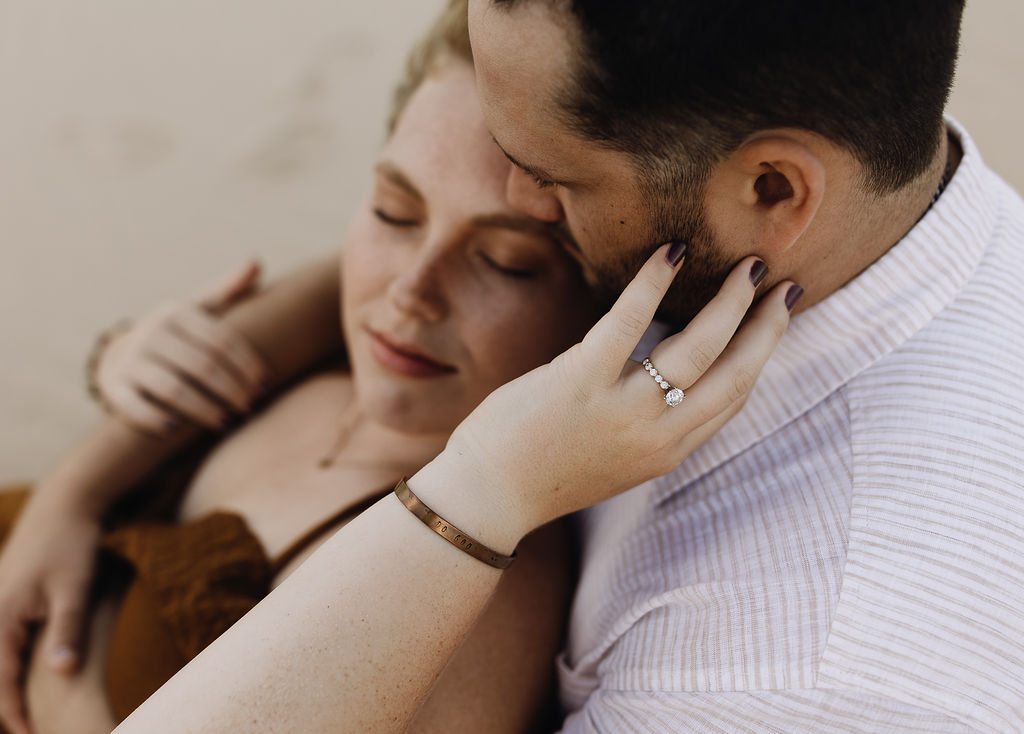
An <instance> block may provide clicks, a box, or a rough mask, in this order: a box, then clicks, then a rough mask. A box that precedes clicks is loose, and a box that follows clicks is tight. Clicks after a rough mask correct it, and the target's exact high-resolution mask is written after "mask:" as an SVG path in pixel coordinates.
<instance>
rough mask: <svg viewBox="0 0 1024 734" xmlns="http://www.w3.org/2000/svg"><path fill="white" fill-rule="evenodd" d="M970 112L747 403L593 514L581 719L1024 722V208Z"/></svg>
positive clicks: (893, 727)
mask: <svg viewBox="0 0 1024 734" xmlns="http://www.w3.org/2000/svg"><path fill="white" fill-rule="evenodd" d="M949 125H950V130H951V132H952V133H953V134H954V135H956V136H957V137H958V138H959V139H960V141H961V144H962V147H963V150H964V156H963V159H962V161H961V163H960V166H959V168H958V169H957V171H956V173H955V175H954V176H953V179H952V181H951V182H950V183H949V186H948V188H947V189H946V190H945V192H944V193H943V194H942V196H941V198H940V199H939V200H938V201H937V202H936V204H935V205H934V206H933V207H932V209H931V210H930V211H929V212H928V213H927V214H926V215H925V216H924V217H923V218H922V220H921V221H920V222H918V224H917V225H916V226H915V227H914V229H913V230H912V231H911V232H910V233H909V234H908V235H907V236H906V237H905V238H903V239H902V240H901V241H900V242H899V243H898V244H897V245H896V246H894V247H893V248H891V249H890V250H889V252H887V253H886V254H885V255H884V256H883V257H882V258H881V259H880V260H878V261H877V262H876V263H875V264H873V265H872V266H871V267H870V268H869V269H867V270H866V271H864V272H863V273H862V274H861V275H859V276H858V277H857V278H855V279H854V280H853V281H851V282H850V283H848V284H847V285H846V286H844V287H843V288H842V289H841V290H839V291H837V292H836V293H834V294H833V295H831V296H829V297H828V298H827V299H825V300H823V301H821V302H820V303H817V304H815V305H814V306H812V307H811V308H808V309H807V310H806V311H804V312H802V313H800V314H798V315H797V316H795V317H794V319H793V321H792V323H791V325H790V329H789V331H788V333H787V334H786V336H785V337H784V338H783V341H782V343H781V345H780V346H779V348H778V350H777V352H776V354H775V355H774V356H773V358H772V360H771V362H770V363H769V364H768V366H767V367H766V369H765V370H764V372H763V373H762V376H761V378H760V380H759V382H758V385H757V388H756V389H755V391H754V393H753V394H752V395H751V397H750V399H749V401H748V403H747V405H746V407H745V408H744V410H743V412H742V413H740V415H739V416H737V418H735V419H734V420H733V421H732V422H731V423H729V424H728V425H727V426H726V427H725V428H724V429H723V430H722V431H721V432H720V433H719V434H718V435H716V436H715V437H714V438H713V439H712V440H710V441H709V442H708V443H707V444H706V445H705V446H703V447H702V448H701V449H700V450H698V451H697V452H696V453H694V454H693V455H692V456H691V457H690V458H688V459H687V460H686V462H684V463H683V464H682V465H681V466H680V467H679V468H678V469H676V470H675V471H674V472H672V473H671V474H668V475H666V476H664V477H660V478H658V479H656V480H654V481H651V482H648V483H647V484H645V485H643V486H641V487H638V488H636V489H634V490H632V491H631V492H628V493H626V494H624V495H622V496H620V497H618V498H616V499H614V500H611V501H609V502H606V503H604V504H602V505H599V506H597V507H595V508H592V509H591V510H589V511H587V512H585V513H583V514H582V516H581V519H580V523H581V536H582V542H583V571H582V574H581V578H580V583H579V587H578V590H577V593H576V598H575V601H574V606H573V611H572V617H571V620H570V629H569V638H568V642H567V647H566V650H565V651H564V652H563V654H562V655H561V656H560V658H559V661H558V665H559V675H560V683H561V694H562V701H563V704H564V706H565V708H566V710H567V711H569V712H570V713H569V716H568V718H567V719H566V722H565V725H564V726H565V729H564V731H565V732H572V733H574V734H575V733H577V732H616V733H617V732H676V731H687V732H727V733H730V734H731V733H732V732H785V733H786V734H792V733H793V732H819V733H820V732H921V733H922V734H925V733H927V734H940V733H944V732H1024V413H1022V411H1024V408H1022V406H1024V296H1022V289H1024V284H1022V282H1021V281H1022V280H1024V202H1022V201H1021V199H1020V197H1019V196H1018V195H1017V194H1016V193H1015V192H1014V191H1013V190H1012V189H1011V188H1010V187H1009V186H1008V185H1007V184H1005V183H1004V182H1003V181H1002V180H1000V179H999V178H998V177H997V176H996V175H995V174H994V173H993V172H992V171H990V170H989V169H987V168H986V167H985V165H984V164H983V162H982V160H981V158H980V156H979V154H978V151H977V149H976V148H975V147H974V145H973V143H972V141H971V139H970V138H969V137H968V135H967V134H966V133H965V132H964V131H963V130H962V129H961V128H960V127H959V126H958V125H957V124H956V123H955V122H953V121H949Z"/></svg>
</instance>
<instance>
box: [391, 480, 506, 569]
mask: <svg viewBox="0 0 1024 734" xmlns="http://www.w3.org/2000/svg"><path fill="white" fill-rule="evenodd" d="M395 496H396V497H398V499H399V500H400V501H401V503H402V504H403V505H405V506H406V508H407V509H408V510H409V512H411V513H412V514H413V515H415V516H416V517H418V518H419V519H420V522H422V523H423V524H424V525H426V526H427V527H428V528H430V529H431V530H433V531H434V532H435V533H437V534H438V535H440V536H441V537H442V538H444V539H445V540H447V541H448V542H449V543H451V544H452V545H454V546H455V547H456V548H458V549H459V550H461V551H464V552H466V553H468V554H469V555H471V556H473V558H475V559H477V560H478V561H483V562H484V563H486V564H487V565H488V566H494V567H495V568H500V569H506V568H508V567H509V566H511V565H512V561H514V560H515V559H516V554H515V553H513V554H512V555H510V556H506V555H504V554H502V553H498V552H497V551H496V550H492V549H491V548H488V547H487V546H486V545H484V544H483V543H480V542H478V541H476V540H474V539H473V538H471V537H469V536H468V535H466V534H465V533H464V532H462V531H461V530H459V529H458V528H457V527H455V526H454V525H452V524H451V523H450V522H448V521H447V520H445V519H444V518H442V517H440V516H439V515H438V514H437V513H435V512H434V511H433V510H431V509H430V508H429V507H427V506H426V505H425V504H423V503H422V502H421V501H420V498H419V497H417V496H416V495H414V494H413V493H412V490H411V489H409V485H408V484H406V483H405V477H402V479H401V481H399V482H398V484H397V485H395Z"/></svg>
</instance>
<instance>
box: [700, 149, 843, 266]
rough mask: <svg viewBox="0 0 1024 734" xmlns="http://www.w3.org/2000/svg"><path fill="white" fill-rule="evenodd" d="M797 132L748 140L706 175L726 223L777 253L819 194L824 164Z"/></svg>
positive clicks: (805, 220)
mask: <svg viewBox="0 0 1024 734" xmlns="http://www.w3.org/2000/svg"><path fill="white" fill-rule="evenodd" d="M798 137H799V136H792V137H791V136H789V135H786V134H784V133H783V134H772V135H765V136H762V137H755V138H753V139H751V140H748V141H747V142H745V143H744V144H743V145H741V146H740V147H739V148H738V149H737V150H736V151H735V152H734V153H732V154H731V155H730V156H729V157H728V158H726V160H725V161H723V162H722V164H720V165H719V166H718V167H717V170H716V171H715V172H714V173H713V174H712V176H711V179H710V180H709V186H708V195H709V197H710V198H711V199H712V200H713V201H714V204H715V208H716V209H718V210H719V213H720V214H723V215H726V216H728V218H729V220H730V223H731V224H730V227H729V228H730V229H736V228H739V229H741V230H743V232H742V235H741V236H742V237H743V240H744V241H748V242H751V243H752V244H753V245H754V246H755V248H756V250H757V251H763V252H765V253H771V252H775V253H780V252H785V251H786V250H788V249H789V248H790V247H792V246H793V244H794V243H796V241H797V240H798V239H800V236H801V235H802V234H803V233H804V231H805V230H806V229H807V227H808V225H809V224H810V223H811V222H812V221H813V220H814V217H815V215H816V214H817V213H818V208H819V206H820V205H821V202H822V199H823V198H824V195H825V164H824V162H823V161H822V160H821V158H820V157H819V155H818V154H817V153H815V151H814V150H812V149H811V148H810V147H808V145H806V144H805V143H804V142H802V141H801V140H799V139H798ZM722 207H725V208H726V209H727V210H728V211H721V209H722ZM736 234H737V235H739V234H740V232H736Z"/></svg>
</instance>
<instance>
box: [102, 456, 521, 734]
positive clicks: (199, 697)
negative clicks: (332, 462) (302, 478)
mask: <svg viewBox="0 0 1024 734" xmlns="http://www.w3.org/2000/svg"><path fill="white" fill-rule="evenodd" d="M417 476H419V475H417ZM455 476H456V473H455V472H452V471H450V470H445V469H443V468H439V469H438V470H437V471H436V473H433V474H431V472H427V474H425V475H424V476H423V478H422V479H421V480H419V481H417V480H415V479H414V480H411V482H410V483H411V484H412V485H414V486H415V487H416V489H417V491H422V492H424V493H425V494H434V495H437V496H438V497H440V494H438V492H437V490H441V494H443V495H444V496H445V497H446V498H447V499H445V500H443V501H442V504H443V505H445V506H446V507H447V509H445V510H441V507H436V508H435V509H438V510H439V511H442V512H449V513H450V517H451V520H452V522H455V523H456V524H458V523H463V524H464V525H465V526H466V527H465V528H464V529H465V530H466V531H467V532H475V527H476V526H478V525H479V524H480V522H481V521H480V520H479V518H482V517H484V516H488V517H492V518H493V517H494V515H493V508H490V507H484V506H482V505H481V506H479V507H475V508H474V506H473V503H474V500H473V495H474V488H473V487H472V486H471V485H470V483H469V482H466V484H465V486H462V487H460V486H458V484H457V480H455V479H454V477H455ZM442 485H443V486H442ZM456 508H457V509H456ZM517 534H518V531H511V532H510V533H504V532H503V533H501V534H500V535H501V536H502V537H506V538H509V541H507V544H506V545H505V547H501V544H498V547H497V548H496V549H497V550H500V551H502V552H508V551H510V550H511V547H512V546H513V545H514V544H515V541H514V540H511V538H512V537H514V536H515V535H517ZM491 537H492V538H493V537H496V536H491ZM492 542H493V540H492ZM501 573H502V572H500V571H497V570H496V569H494V568H492V567H490V566H487V565H485V564H483V563H481V562H480V561H478V560H476V559H474V558H471V557H470V556H469V555H467V554H465V553H463V552H462V551H460V550H458V549H456V548H455V547H453V546H452V545H450V544H448V543H446V542H445V541H444V540H443V539H441V538H440V537H438V536H437V535H436V534H434V533H433V532H431V531H430V530H428V529H427V528H426V527H425V526H424V525H423V524H422V523H420V521H419V520H417V519H416V518H415V517H413V515H412V514H410V513H409V511H408V510H407V509H406V508H405V507H404V506H402V504H401V503H400V502H399V501H398V500H397V498H396V497H395V496H394V495H389V496H388V497H386V498H385V499H383V500H381V501H380V502H378V503H377V504H376V505H375V506H374V507H372V508H370V509H369V510H368V511H367V512H365V513H363V514H362V515H360V516H359V517H358V518H356V519H355V520H353V521H352V522H351V523H350V524H348V525H347V526H346V527H345V528H344V529H343V530H341V531H340V532H338V533H337V534H335V535H334V537H332V538H331V539H330V540H329V541H328V542H327V543H325V544H324V545H323V546H322V547H321V548H320V549H319V550H318V551H317V552H316V553H315V554H314V555H313V556H311V557H310V558H309V560H307V561H306V562H305V563H304V564H303V565H302V566H301V567H300V568H299V569H298V570H297V571H295V573H293V574H292V576H290V577H289V578H288V579H287V580H286V581H285V582H284V583H283V584H282V585H281V586H280V587H278V588H277V589H276V590H275V591H274V592H273V593H272V594H271V595H270V596H269V597H267V598H266V599H264V600H263V601H262V602H260V604H259V605H257V607H256V608H255V609H254V610H252V611H251V612H250V613H249V614H247V615H246V616H245V617H244V618H243V619H242V620H241V621H240V622H238V623H237V624H236V625H235V626H234V627H232V628H231V629H230V630H229V631H228V632H227V633H226V634H225V635H223V636H222V637H221V638H219V639H218V640H217V641H216V642H215V643H214V644H213V645H211V646H210V647H209V648H207V649H206V650H205V651H204V652H203V653H202V654H200V655H199V656H198V657H197V658H196V659H195V660H193V661H192V662H191V663H189V665H188V666H186V668H185V669H184V670H183V671H181V672H180V673H179V674H178V675H177V676H175V677H174V678H173V679H171V681H170V682H169V683H167V684H166V685H165V686H164V687H163V688H161V689H160V690H159V691H158V692H157V693H156V694H155V695H154V696H153V697H152V698H150V699H149V700H148V701H147V702H146V703H145V704H143V706H142V707H141V708H139V709H138V710H136V711H135V713H133V714H132V715H131V716H130V717H129V718H128V719H127V720H126V721H125V722H124V723H123V724H122V725H121V726H120V727H119V728H118V729H117V731H118V732H120V733H122V734H126V733H129V732H140V733H141V732H150V731H174V732H185V731H203V732H211V733H212V732H225V733H227V732H236V731H245V730H267V731H270V730H274V731H302V732H310V733H314V732H353V733H355V732H359V733H360V734H363V733H365V732H400V731H405V729H406V727H407V725H408V724H409V722H410V720H411V719H412V717H413V715H414V714H415V713H416V711H417V709H418V708H419V706H420V704H421V702H422V701H423V700H424V698H425V697H426V696H427V694H428V692H429V690H430V688H431V686H432V685H433V683H434V681H435V680H436V679H437V677H438V676H439V675H440V673H441V671H442V670H443V669H444V667H445V666H446V665H447V663H448V660H449V659H450V658H451V656H452V655H453V654H454V653H455V651H456V649H457V648H458V646H459V644H460V643H461V642H462V640H463V639H464V637H465V636H466V635H467V633H468V632H469V630H470V629H471V627H472V626H473V624H474V622H475V621H476V619H477V618H478V616H479V615H480V613H481V612H482V611H483V609H484V607H485V606H486V604H487V602H488V599H489V598H490V597H491V595H492V593H493V592H494V590H495V587H496V586H497V584H498V581H499V580H500V578H501Z"/></svg>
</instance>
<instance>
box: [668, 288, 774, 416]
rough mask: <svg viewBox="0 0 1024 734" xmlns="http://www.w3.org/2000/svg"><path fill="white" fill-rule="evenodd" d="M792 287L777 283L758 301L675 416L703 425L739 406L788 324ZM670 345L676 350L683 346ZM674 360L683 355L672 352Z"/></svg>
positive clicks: (752, 386) (690, 391)
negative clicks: (684, 415) (788, 294)
mask: <svg viewBox="0 0 1024 734" xmlns="http://www.w3.org/2000/svg"><path fill="white" fill-rule="evenodd" d="M793 285H794V284H793V283H792V282H791V281H786V282H783V283H780V284H779V285H777V286H775V287H774V288H773V289H772V290H771V291H770V292H769V293H767V294H766V295H765V297H764V298H762V299H761V301H760V302H759V303H758V304H757V306H756V307H755V308H754V309H753V311H752V312H751V313H750V316H749V318H748V319H747V320H746V321H745V322H744V323H743V325H742V326H741V327H740V329H739V331H737V332H736V335H735V336H734V337H733V338H732V340H731V341H730V342H729V344H728V346H727V347H726V348H725V349H724V350H723V351H722V353H721V355H719V356H718V358H717V359H716V360H715V361H714V363H713V364H712V365H711V366H710V367H709V368H708V370H707V371H706V372H705V373H704V374H703V375H702V376H701V377H700V378H699V379H698V380H697V381H696V382H695V383H694V384H693V385H691V386H690V387H689V388H688V389H687V390H686V401H685V402H684V403H683V404H682V405H681V406H680V408H683V407H684V406H685V411H682V412H680V413H677V414H676V415H677V416H679V417H683V414H684V413H685V414H688V415H687V416H686V417H687V418H689V419H691V420H692V419H696V420H698V421H700V422H702V423H707V422H710V421H713V420H714V419H715V418H716V417H717V416H718V415H719V414H721V413H723V412H726V411H728V410H729V409H730V407H732V406H734V405H737V404H739V405H742V403H743V401H745V400H746V398H747V396H748V395H749V394H750V391H751V390H752V389H753V388H754V383H755V382H756V381H757V376H758V375H759V374H760V373H761V370H762V369H763V368H764V366H765V364H766V363H767V362H768V359H769V358H770V357H771V355H772V353H773V352H774V351H775V347H776V346H777V345H778V343H779V340H780V339H781V338H782V335H783V334H784V333H785V331H786V327H787V326H788V324H789V308H787V305H786V294H787V293H788V292H789V290H790V288H791V287H792V286H793ZM673 346H674V347H675V348H676V349H677V350H678V349H679V348H680V347H683V346H684V345H682V344H676V345H673ZM666 354H668V352H666ZM668 358H669V359H672V357H668ZM675 359H676V360H683V359H685V356H684V354H683V353H682V352H680V351H676V352H675Z"/></svg>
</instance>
